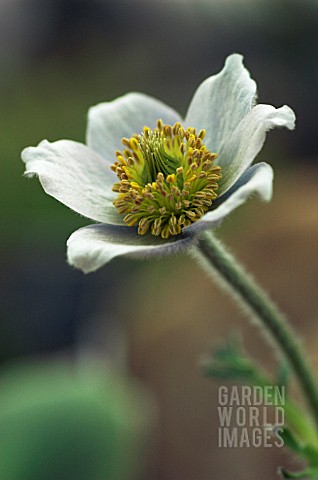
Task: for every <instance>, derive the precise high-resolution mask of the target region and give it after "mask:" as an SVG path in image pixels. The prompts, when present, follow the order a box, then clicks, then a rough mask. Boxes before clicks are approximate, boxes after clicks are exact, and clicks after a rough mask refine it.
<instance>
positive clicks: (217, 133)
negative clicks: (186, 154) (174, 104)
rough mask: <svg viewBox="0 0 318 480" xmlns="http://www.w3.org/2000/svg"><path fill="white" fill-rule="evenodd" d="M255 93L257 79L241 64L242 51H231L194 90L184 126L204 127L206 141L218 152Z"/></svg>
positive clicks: (244, 112)
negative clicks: (214, 70) (253, 78)
mask: <svg viewBox="0 0 318 480" xmlns="http://www.w3.org/2000/svg"><path fill="white" fill-rule="evenodd" d="M255 94H256V83H255V82H254V80H252V79H251V77H250V74H249V72H248V70H247V69H246V68H245V67H244V65H243V57H242V55H239V54H233V55H230V56H229V57H228V58H227V59H226V62H225V66H224V68H223V70H222V71H221V72H220V73H218V74H217V75H214V76H212V77H209V78H207V79H206V80H205V81H204V82H203V83H201V85H200V86H199V87H198V89H197V90H196V92H195V94H194V97H193V99H192V101H191V103H190V106H189V109H188V112H187V115H186V120H185V123H186V126H187V127H188V126H190V127H195V128H197V129H198V130H201V129H205V130H206V137H205V140H204V143H205V145H206V146H207V148H208V149H209V150H210V151H212V152H216V153H219V152H220V150H221V149H222V146H223V144H224V142H226V140H227V139H228V138H229V136H230V134H231V133H232V131H233V130H234V129H235V128H236V126H237V125H238V123H239V122H240V121H241V120H242V118H244V117H245V115H247V113H248V112H249V111H250V110H251V108H252V106H253V102H254V99H255Z"/></svg>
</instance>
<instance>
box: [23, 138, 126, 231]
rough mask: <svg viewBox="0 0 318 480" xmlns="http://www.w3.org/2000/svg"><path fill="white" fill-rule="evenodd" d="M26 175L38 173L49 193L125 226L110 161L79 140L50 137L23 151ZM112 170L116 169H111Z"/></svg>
mask: <svg viewBox="0 0 318 480" xmlns="http://www.w3.org/2000/svg"><path fill="white" fill-rule="evenodd" d="M22 159H23V161H24V162H25V163H26V171H25V175H27V176H30V177H32V176H34V175H37V176H38V177H39V179H40V182H41V184H42V187H43V188H44V190H45V192H46V193H48V194H49V195H51V196H52V197H54V198H56V199H57V200H59V201H60V202H62V203H64V204H65V205H67V206H68V207H70V208H72V209H73V210H75V211H76V212H78V213H80V214H81V215H84V216H85V217H88V218H91V219H92V220H95V221H99V222H107V223H112V224H116V225H122V224H123V221H122V218H121V217H120V215H118V213H117V210H116V208H115V207H114V206H113V204H112V200H113V199H114V198H115V197H116V194H115V193H114V192H112V190H111V188H112V185H113V179H112V176H111V175H110V174H109V171H110V169H109V166H108V165H107V163H106V162H105V161H104V160H103V159H102V158H101V157H100V156H99V155H98V154H97V153H96V152H94V151H93V150H91V149H90V148H88V147H87V146H86V145H83V144H81V143H78V142H73V141H71V140H59V141H57V142H54V143H50V142H48V141H47V140H44V141H43V142H41V143H40V144H39V145H38V146H37V147H28V148H26V149H24V150H23V152H22ZM110 173H112V172H110Z"/></svg>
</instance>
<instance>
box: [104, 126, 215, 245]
mask: <svg viewBox="0 0 318 480" xmlns="http://www.w3.org/2000/svg"><path fill="white" fill-rule="evenodd" d="M204 137H205V130H200V132H199V133H198V134H197V132H196V130H195V128H191V127H189V128H187V129H184V128H183V127H182V125H181V124H180V123H179V122H177V123H175V124H174V125H173V126H170V125H165V124H164V123H163V122H162V120H158V121H157V127H156V128H154V129H153V130H151V129H150V128H148V127H144V129H143V132H142V133H141V134H139V135H137V134H136V135H133V136H132V137H131V138H130V139H128V138H123V139H122V143H123V145H124V147H125V148H124V150H123V152H120V151H119V150H117V151H116V156H117V161H116V162H115V163H114V164H113V165H111V169H112V170H113V171H114V172H116V174H117V176H118V178H119V180H120V182H118V183H115V184H114V186H113V191H115V192H118V197H117V198H116V200H114V205H115V207H116V208H117V209H118V212H119V213H120V214H124V213H126V216H125V217H124V222H125V223H127V225H129V226H134V225H138V233H139V234H140V235H144V234H145V233H147V232H148V230H150V232H151V233H152V235H156V236H161V237H162V238H168V237H170V236H173V235H178V234H179V233H181V229H182V228H183V227H186V226H188V225H190V224H191V223H192V222H195V221H197V220H199V219H200V218H201V217H202V216H203V215H204V214H205V213H206V212H207V210H209V208H210V207H211V205H212V202H213V200H215V198H216V197H217V193H216V191H217V189H218V181H219V180H220V178H221V168H220V167H219V166H218V165H214V164H213V161H214V159H215V158H216V156H217V155H216V154H215V153H211V152H209V151H208V150H207V148H206V147H205V145H204V144H203V139H204Z"/></svg>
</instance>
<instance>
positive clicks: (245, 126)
mask: <svg viewBox="0 0 318 480" xmlns="http://www.w3.org/2000/svg"><path fill="white" fill-rule="evenodd" d="M274 127H287V128H288V129H290V130H292V129H293V128H294V127H295V114H294V112H293V111H292V109H291V108H289V107H288V106H287V105H284V106H283V107H281V108H274V107H272V106H271V105H256V107H254V108H253V109H252V110H251V111H250V112H249V113H248V114H247V115H246V117H245V118H244V119H243V120H242V121H241V122H240V123H239V125H238V126H237V128H236V129H235V130H234V132H233V133H232V135H231V136H230V137H229V139H228V141H227V143H226V144H225V146H224V150H223V151H222V152H220V155H219V159H218V164H219V165H220V166H221V167H222V179H221V182H220V188H219V195H221V194H222V193H224V192H226V191H227V190H228V189H229V188H230V187H231V186H232V185H233V184H234V183H235V182H236V180H237V179H238V178H239V177H240V176H241V175H242V173H243V172H244V170H246V168H247V167H248V166H249V165H250V164H251V163H252V162H253V160H254V158H255V157H256V155H257V154H258V153H259V151H260V150H261V148H262V146H263V144H264V141H265V137H266V132H267V131H268V130H270V129H272V128H274Z"/></svg>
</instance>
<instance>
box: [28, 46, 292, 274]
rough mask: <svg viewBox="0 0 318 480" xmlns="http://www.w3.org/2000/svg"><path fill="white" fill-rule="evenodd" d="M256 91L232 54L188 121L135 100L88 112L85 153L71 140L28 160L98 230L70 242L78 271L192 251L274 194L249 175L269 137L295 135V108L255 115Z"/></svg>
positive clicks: (262, 108)
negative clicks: (207, 233)
mask: <svg viewBox="0 0 318 480" xmlns="http://www.w3.org/2000/svg"><path fill="white" fill-rule="evenodd" d="M255 97H256V84H255V82H254V80H252V79H251V78H250V75H249V72H248V71H247V70H246V68H245V67H244V65H243V61H242V56H241V55H238V54H233V55H231V56H229V57H228V58H227V60H226V62H225V66H224V68H223V70H222V71H221V72H220V73H218V74H217V75H214V76H211V77H209V78H207V79H206V80H205V81H204V82H203V83H202V84H201V85H200V86H199V87H198V89H197V90H196V92H195V94H194V96H193V98H192V100H191V102H190V106H189V108H188V111H187V113H186V116H185V118H182V117H181V116H180V115H179V114H178V113H177V112H176V111H175V110H173V109H172V108H170V107H168V106H167V105H165V104H164V103H162V102H160V101H159V100H156V99H154V98H152V97H149V96H147V95H144V94H141V93H129V94H127V95H124V96H123V97H120V98H118V99H116V100H114V101H112V102H107V103H101V104H99V105H97V106H95V107H92V108H91V109H90V110H89V114H88V128H87V142H86V143H87V145H84V144H81V143H78V142H74V141H71V140H59V141H56V142H53V143H50V142H48V141H46V140H44V141H43V142H41V143H40V144H39V145H38V146H37V147H28V148H26V149H25V150H24V151H23V152H22V159H23V160H24V162H25V163H26V172H25V174H26V175H27V176H34V175H37V176H38V177H39V180H40V182H41V184H42V186H43V188H44V190H45V191H46V193H48V194H49V195H52V196H53V197H55V198H56V199H57V200H59V201H61V202H62V203H64V204H65V205H67V206H68V207H70V208H72V209H73V210H75V211H76V212H78V213H80V214H81V215H84V216H85V217H87V218H89V219H91V220H93V221H96V222H99V223H97V224H93V225H89V226H87V227H84V228H81V229H79V230H77V231H76V232H74V233H73V234H72V235H71V237H70V238H69V240H68V242H67V255H68V261H69V263H70V264H71V265H74V266H75V267H77V268H80V269H82V270H83V271H84V272H90V271H94V270H96V269H98V268H99V267H101V266H102V265H104V264H105V263H107V262H108V261H110V260H111V259H112V258H114V257H116V256H119V255H126V256H130V257H137V258H138V257H150V256H160V255H167V254H170V253H173V252H178V251H181V250H184V249H187V248H190V247H191V246H192V245H193V244H195V242H196V239H197V238H198V237H199V236H200V234H201V232H203V231H204V230H207V229H210V228H214V227H216V226H218V225H219V224H220V222H221V221H222V220H223V219H224V218H225V217H226V216H227V215H228V214H229V213H230V212H231V211H232V210H234V209H235V208H236V207H238V206H239V205H241V204H242V203H244V202H245V201H246V200H247V198H248V197H249V196H250V195H251V194H252V193H258V195H259V196H260V197H261V198H262V199H263V200H267V201H268V200H270V198H271V194H272V180H273V171H272V168H271V167H270V166H269V165H268V164H266V163H258V164H255V165H253V166H251V164H252V162H253V160H254V158H255V157H256V155H257V154H258V153H259V151H260V150H261V148H262V146H263V143H264V141H265V136H266V132H267V131H268V130H270V129H271V128H274V127H287V128H289V129H292V128H294V123H295V115H294V113H293V111H292V110H291V109H290V108H289V107H288V106H286V105H285V106H283V107H281V108H277V109H276V108H274V107H272V106H271V105H261V104H259V105H256V104H255Z"/></svg>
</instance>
